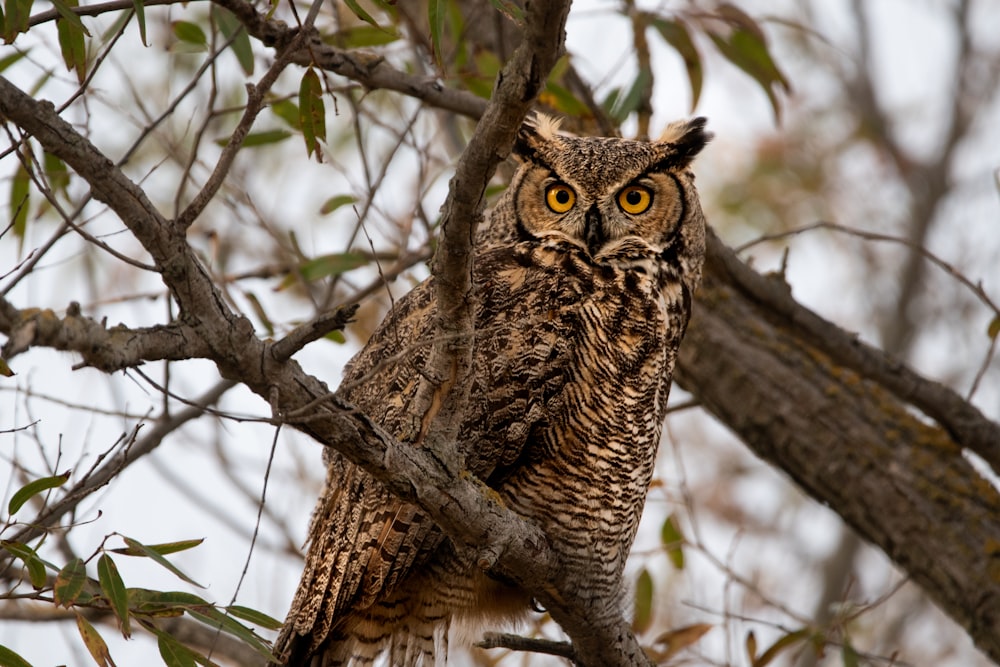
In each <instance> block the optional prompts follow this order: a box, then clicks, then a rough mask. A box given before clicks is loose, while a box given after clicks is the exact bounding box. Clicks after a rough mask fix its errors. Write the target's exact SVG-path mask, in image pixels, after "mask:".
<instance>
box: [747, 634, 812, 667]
mask: <svg viewBox="0 0 1000 667" xmlns="http://www.w3.org/2000/svg"><path fill="white" fill-rule="evenodd" d="M809 636H810V632H809V630H808V629H806V628H803V629H801V630H795V631H794V632H789V633H786V634H784V635H782V636H781V637H779V638H778V640H777V641H775V642H774V643H773V644H771V645H770V646H769V647H768V648H767V650H766V651H764V652H763V653H761V654H760V657H758V658H756V659H755V660H754V661H753V663H752V665H751V667H766V665H768V664H769V663H770V662H771V661H772V660H774V659H775V658H776V657H778V655H779V654H780V653H781V652H782V651H784V650H785V649H787V648H789V647H791V646H793V645H794V644H797V643H798V642H800V641H802V640H804V639H808V638H809Z"/></svg>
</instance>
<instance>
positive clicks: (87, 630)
mask: <svg viewBox="0 0 1000 667" xmlns="http://www.w3.org/2000/svg"><path fill="white" fill-rule="evenodd" d="M76 627H77V630H79V631H80V637H82V638H83V644H84V646H86V647H87V650H88V651H89V652H90V656H91V657H92V658H93V659H94V662H96V663H97V664H98V665H99V667H114V664H115V663H114V660H112V659H111V652H110V651H109V650H108V645H107V643H106V642H105V641H104V638H103V637H101V634H100V633H99V632H98V631H97V629H96V628H94V626H93V625H91V624H90V621H88V620H87V619H85V618H84V617H83V616H81V615H80V614H77V615H76Z"/></svg>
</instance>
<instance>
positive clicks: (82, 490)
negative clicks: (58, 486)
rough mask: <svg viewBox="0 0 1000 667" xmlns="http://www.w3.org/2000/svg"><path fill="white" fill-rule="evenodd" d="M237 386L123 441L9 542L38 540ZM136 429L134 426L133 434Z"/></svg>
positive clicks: (215, 391) (213, 392)
mask: <svg viewBox="0 0 1000 667" xmlns="http://www.w3.org/2000/svg"><path fill="white" fill-rule="evenodd" d="M234 386H236V383H235V382H231V381H228V380H224V381H222V382H219V383H218V384H216V385H215V386H214V387H212V388H211V389H209V390H208V391H207V392H205V393H204V394H202V395H201V396H199V397H198V398H197V399H196V400H195V401H194V402H193V403H194V404H193V405H191V406H189V407H187V408H184V409H183V410H181V411H180V412H178V413H177V414H174V415H171V416H169V417H166V418H164V419H161V420H159V421H157V422H156V423H155V424H153V426H152V427H151V428H150V429H149V430H148V431H146V434H145V435H144V436H143V437H141V438H133V439H132V440H125V441H124V442H125V443H126V445H127V446H124V447H122V448H120V449H119V451H118V453H117V454H115V455H114V456H112V457H111V458H110V459H108V460H107V461H104V462H103V464H100V465H98V467H95V468H94V469H92V470H91V471H90V472H88V473H87V474H86V475H84V477H83V478H82V479H81V480H80V481H79V482H77V483H76V484H75V485H74V486H73V487H72V488H71V489H69V490H68V491H67V492H66V495H64V496H63V497H62V498H60V499H59V500H58V501H56V502H54V503H51V504H50V505H47V506H46V507H45V508H44V509H43V510H42V512H40V513H39V514H38V516H36V517H35V518H34V519H32V520H31V521H30V522H29V523H28V525H27V526H25V528H23V529H22V530H21V531H20V532H18V533H17V534H15V535H14V536H13V537H12V538H10V539H11V540H13V541H15V542H30V541H31V540H33V539H35V538H37V537H39V536H41V535H42V533H44V532H45V531H46V530H47V529H48V528H50V527H52V526H53V525H55V523H56V522H57V521H58V520H59V519H60V518H62V517H63V516H64V515H65V514H66V513H68V512H70V511H72V510H74V509H76V507H77V506H78V505H79V504H80V502H81V501H83V500H84V499H85V498H87V497H88V496H90V495H91V494H92V493H94V492H95V491H97V490H98V489H100V488H101V487H103V486H105V485H106V484H108V483H109V482H110V481H111V480H112V479H114V478H115V476H117V475H118V474H119V473H120V472H121V471H122V470H124V469H125V468H126V467H128V466H130V465H132V464H133V463H135V462H136V461H137V460H139V459H140V458H142V457H143V456H145V455H146V454H149V453H150V452H152V451H153V450H154V449H156V448H157V447H159V446H160V444H161V443H162V442H163V439H164V438H165V437H166V436H167V435H169V434H170V433H173V432H174V431H176V430H177V429H178V428H180V427H181V426H183V425H184V424H186V423H187V422H189V421H191V420H192V419H197V418H198V417H201V416H202V415H204V414H205V410H206V408H207V407H208V406H210V405H214V404H215V403H217V402H218V401H219V399H220V398H222V395H223V394H225V393H226V392H227V391H229V390H230V389H232V388H233V387H234ZM137 430H138V427H136V432H137Z"/></svg>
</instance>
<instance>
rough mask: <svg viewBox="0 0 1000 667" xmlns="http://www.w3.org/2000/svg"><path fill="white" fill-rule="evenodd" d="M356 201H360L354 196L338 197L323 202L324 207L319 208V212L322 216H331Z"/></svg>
mask: <svg viewBox="0 0 1000 667" xmlns="http://www.w3.org/2000/svg"><path fill="white" fill-rule="evenodd" d="M356 201H358V198H357V197H355V196H354V195H336V196H334V197H330V198H329V199H327V200H326V201H325V202H323V205H322V206H320V207H319V212H320V214H321V215H330V214H331V213H333V212H334V211H336V210H337V209H338V208H340V207H341V206H347V205H349V204H353V203H355V202H356Z"/></svg>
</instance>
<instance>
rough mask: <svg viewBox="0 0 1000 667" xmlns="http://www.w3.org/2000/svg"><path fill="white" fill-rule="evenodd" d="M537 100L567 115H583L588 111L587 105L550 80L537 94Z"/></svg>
mask: <svg viewBox="0 0 1000 667" xmlns="http://www.w3.org/2000/svg"><path fill="white" fill-rule="evenodd" d="M539 100H543V101H544V102H545V103H546V104H548V105H549V106H551V107H552V108H553V109H556V110H557V111H561V112H563V113H564V114H567V115H569V116H584V115H586V114H588V113H589V112H590V110H589V109H588V108H587V105H586V104H584V103H583V102H581V101H580V100H578V99H577V98H576V96H575V95H573V93H571V92H569V90H567V89H565V88H563V87H562V86H560V85H559V84H557V83H553V82H552V81H549V83H548V84H547V85H546V86H545V90H544V91H543V92H542V94H541V95H539Z"/></svg>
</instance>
